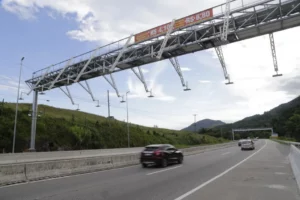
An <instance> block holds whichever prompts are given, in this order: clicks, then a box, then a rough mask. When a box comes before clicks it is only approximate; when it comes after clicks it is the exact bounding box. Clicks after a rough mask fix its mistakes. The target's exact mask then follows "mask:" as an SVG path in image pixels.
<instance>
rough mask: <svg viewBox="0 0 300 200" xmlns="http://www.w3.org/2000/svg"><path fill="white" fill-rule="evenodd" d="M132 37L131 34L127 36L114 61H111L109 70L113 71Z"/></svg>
mask: <svg viewBox="0 0 300 200" xmlns="http://www.w3.org/2000/svg"><path fill="white" fill-rule="evenodd" d="M132 37H133V35H132V34H131V35H130V36H129V38H128V40H127V41H126V43H125V45H124V46H123V48H122V50H121V51H120V52H119V55H118V57H117V58H116V60H115V62H114V63H113V65H112V66H111V68H110V72H113V71H114V70H115V68H116V66H117V65H118V63H119V60H120V58H121V57H122V56H123V53H124V52H125V50H126V49H127V47H128V45H129V42H130V41H131V38H132Z"/></svg>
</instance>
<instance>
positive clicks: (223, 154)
mask: <svg viewBox="0 0 300 200" xmlns="http://www.w3.org/2000/svg"><path fill="white" fill-rule="evenodd" d="M230 153H231V152H226V153H222V154H221V155H222V156H225V155H227V154H230Z"/></svg>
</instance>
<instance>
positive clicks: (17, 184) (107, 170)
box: [0, 165, 137, 189]
mask: <svg viewBox="0 0 300 200" xmlns="http://www.w3.org/2000/svg"><path fill="white" fill-rule="evenodd" d="M133 167H137V165H133V166H128V167H120V168H115V169H106V170H102V171H95V172H87V173H82V174H74V175H67V176H61V177H55V178H48V179H42V180H36V181H28V182H24V183H16V184H11V185H4V186H0V189H2V188H7V187H14V186H19V185H26V184H32V183H38V182H46V181H52V180H56V179H63V178H72V177H76V176H84V175H88V174H98V173H103V172H109V171H115V170H122V169H127V168H133Z"/></svg>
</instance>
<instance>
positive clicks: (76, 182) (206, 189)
mask: <svg viewBox="0 0 300 200" xmlns="http://www.w3.org/2000/svg"><path fill="white" fill-rule="evenodd" d="M288 153H289V147H288V146H284V145H282V144H278V143H275V142H272V141H269V140H260V141H257V142H256V149H255V150H254V151H241V150H240V148H239V147H238V146H235V147H230V148H225V149H220V150H215V151H209V152H205V153H201V154H198V155H193V156H188V157H185V160H184V163H183V164H182V165H172V166H168V167H167V168H158V167H151V168H146V169H144V168H142V167H141V166H132V167H127V168H122V169H115V170H109V171H102V172H95V173H90V174H83V175H77V176H70V177H64V178H57V179H51V180H43V181H37V182H31V183H24V184H19V185H12V186H5V187H2V188H0V199H1V200H19V199H22V200H29V199H30V200H39V199H42V200H70V199H72V200H81V199H82V200H85V199H89V200H104V199H105V200H120V199H121V200H122V199H126V200H127V199H128V200H142V199H143V200H182V199H185V200H196V199H197V200H198V199H201V200H214V199H222V200H229V199H230V200H235V199H242V200H250V199H264V200H282V199H289V200H296V199H300V196H299V191H298V189H297V184H296V181H295V180H294V177H293V173H292V170H291V167H290V164H289V162H288V159H287V156H288Z"/></svg>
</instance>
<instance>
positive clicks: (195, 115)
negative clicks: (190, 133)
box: [194, 114, 197, 133]
mask: <svg viewBox="0 0 300 200" xmlns="http://www.w3.org/2000/svg"><path fill="white" fill-rule="evenodd" d="M196 117H197V114H194V123H195V124H194V126H195V133H197V123H196Z"/></svg>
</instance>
